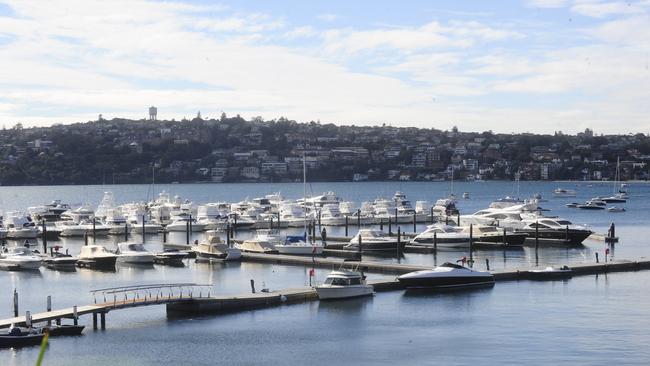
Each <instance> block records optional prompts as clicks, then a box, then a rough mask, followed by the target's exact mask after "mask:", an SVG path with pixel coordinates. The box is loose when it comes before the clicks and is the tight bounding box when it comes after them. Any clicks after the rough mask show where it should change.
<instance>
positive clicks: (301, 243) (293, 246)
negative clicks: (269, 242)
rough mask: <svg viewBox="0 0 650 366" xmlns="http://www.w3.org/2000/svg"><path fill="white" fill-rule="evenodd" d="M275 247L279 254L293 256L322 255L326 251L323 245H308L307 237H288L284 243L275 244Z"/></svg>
mask: <svg viewBox="0 0 650 366" xmlns="http://www.w3.org/2000/svg"><path fill="white" fill-rule="evenodd" d="M274 247H275V249H277V251H278V253H279V254H291V255H322V254H323V249H324V247H323V244H322V243H315V242H314V243H311V244H310V243H308V242H307V241H306V235H303V236H287V237H286V238H285V240H284V243H281V244H275V245H274Z"/></svg>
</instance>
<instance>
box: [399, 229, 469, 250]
mask: <svg viewBox="0 0 650 366" xmlns="http://www.w3.org/2000/svg"><path fill="white" fill-rule="evenodd" d="M434 242H435V246H436V247H438V248H467V247H468V245H469V232H466V231H465V230H464V228H463V227H462V226H461V227H459V226H450V225H444V224H433V225H429V226H427V228H426V230H424V231H423V232H421V233H420V234H418V235H416V236H415V237H414V238H413V239H412V240H411V245H416V246H424V247H434Z"/></svg>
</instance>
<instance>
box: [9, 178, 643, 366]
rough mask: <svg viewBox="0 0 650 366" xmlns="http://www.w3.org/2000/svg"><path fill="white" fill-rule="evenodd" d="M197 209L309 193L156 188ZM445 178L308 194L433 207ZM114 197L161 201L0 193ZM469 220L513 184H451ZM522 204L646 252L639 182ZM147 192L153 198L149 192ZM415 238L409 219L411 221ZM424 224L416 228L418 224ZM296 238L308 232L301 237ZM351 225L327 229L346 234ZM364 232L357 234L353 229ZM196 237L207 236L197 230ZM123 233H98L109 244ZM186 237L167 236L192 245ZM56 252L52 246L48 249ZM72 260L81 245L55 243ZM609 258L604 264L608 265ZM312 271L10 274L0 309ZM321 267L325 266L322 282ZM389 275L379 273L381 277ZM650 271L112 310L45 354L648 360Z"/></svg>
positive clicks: (426, 260)
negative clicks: (359, 295)
mask: <svg viewBox="0 0 650 366" xmlns="http://www.w3.org/2000/svg"><path fill="white" fill-rule="evenodd" d="M558 186H561V187H564V188H572V189H577V190H578V197H576V198H566V199H556V198H552V194H551V192H552V190H553V189H554V188H555V187H558ZM163 189H164V190H167V191H168V192H170V193H171V194H178V195H180V196H181V197H183V198H184V199H189V200H192V201H194V202H198V203H201V202H215V201H238V200H242V199H244V198H246V197H249V198H253V197H258V196H262V195H265V194H269V193H271V192H278V191H279V192H281V193H282V194H283V195H284V196H285V197H287V198H300V197H301V196H302V189H303V187H302V184H232V185H230V184H221V185H169V186H157V187H156V191H160V190H163ZM449 189H450V187H449V184H448V183H415V182H414V183H318V184H316V183H314V184H312V185H311V189H310V190H311V191H313V192H314V193H315V194H319V193H321V192H323V191H330V190H331V191H334V192H336V193H337V194H338V195H339V196H340V197H342V198H343V199H345V200H350V201H355V202H357V203H359V202H360V201H366V200H373V199H375V198H377V197H378V196H384V197H390V196H392V194H393V193H394V192H395V191H396V190H400V191H403V192H404V193H406V195H407V197H408V198H409V199H410V200H412V201H416V200H428V201H434V200H435V199H437V198H441V197H443V196H445V195H447V194H448V193H449ZM106 190H110V191H112V192H113V193H114V195H115V198H116V200H117V201H118V203H125V202H130V201H143V200H146V199H147V198H149V199H150V198H151V195H152V188H151V187H150V186H147V185H132V186H122V185H120V186H105V187H102V186H57V187H0V207H2V208H3V210H4V211H5V212H7V211H10V210H16V209H18V210H24V209H26V207H28V206H33V205H38V204H42V203H45V202H49V201H51V200H53V199H61V200H62V201H64V202H69V203H71V204H79V203H90V204H92V205H93V206H96V204H97V203H98V202H99V200H100V199H101V196H102V194H103V192H104V191H106ZM454 190H455V191H456V194H457V195H458V196H460V193H462V192H468V193H469V196H470V199H467V200H463V199H459V201H460V202H459V205H458V206H459V208H460V210H461V212H462V213H471V212H474V211H476V210H478V209H481V208H484V207H487V205H488V204H489V202H490V201H492V200H494V199H496V198H499V197H502V196H505V195H515V194H516V191H515V190H516V188H515V186H514V184H513V183H511V182H463V183H457V184H455V185H454ZM519 190H520V193H519V196H520V197H521V198H526V197H530V196H532V195H533V194H535V193H541V194H542V195H543V196H544V197H545V198H547V199H548V202H543V203H542V204H541V205H542V207H544V208H547V209H550V210H551V211H550V214H552V215H559V216H562V217H566V218H569V219H571V220H572V221H573V222H575V223H582V224H587V225H588V226H589V227H590V228H591V229H592V230H594V231H596V232H600V233H604V232H605V231H606V230H607V228H608V227H609V224H610V223H611V222H615V223H616V228H617V235H618V236H620V238H621V242H620V243H618V244H616V246H615V247H614V248H613V250H612V253H611V254H612V255H613V256H614V257H615V258H616V259H626V258H627V259H639V258H642V257H647V256H650V247H648V242H647V237H648V234H650V229H649V228H648V222H649V221H650V220H649V219H650V199H649V198H650V186H649V185H646V184H644V183H635V184H632V185H631V186H630V187H629V191H630V194H631V199H630V200H629V201H628V203H626V204H624V206H625V208H626V210H627V211H626V212H622V213H609V212H606V211H598V212H592V211H580V210H576V209H569V208H566V207H565V206H564V204H565V203H567V202H572V201H584V200H586V199H588V198H591V197H594V196H598V195H608V194H611V192H612V185H611V184H592V185H588V184H587V183H580V184H576V183H539V182H530V183H528V182H522V183H521V184H520V187H519ZM147 196H148V197H147ZM402 227H403V229H405V230H407V231H409V232H410V231H412V229H413V227H412V225H408V224H405V225H402ZM423 227H424V225H419V226H418V229H422V228H423ZM297 230H299V229H297ZM342 230H343V229H342V228H328V231H329V233H330V235H341V234H342ZM351 230H355V229H351ZM196 237H197V238H198V237H199V236H198V235H197V236H196ZM161 239H162V238H161V237H153V236H152V237H147V246H148V248H149V249H151V250H156V249H159V248H160V245H161ZM119 240H121V239H120V238H115V237H113V238H103V239H99V238H98V243H102V244H105V245H106V246H107V247H109V248H111V249H113V248H114V245H115V242H117V241H119ZM184 240H185V238H184V235H180V236H172V237H170V238H169V241H172V242H173V241H178V242H184ZM51 244H54V242H52V243H51ZM58 244H59V245H62V246H63V247H64V248H67V249H69V250H70V252H72V253H73V254H76V253H78V250H79V248H80V247H81V246H82V245H83V242H82V241H81V240H79V239H65V240H61V241H59V242H58ZM605 248H606V245H605V243H604V242H602V241H587V242H585V246H584V247H581V248H571V249H566V248H543V249H540V251H539V253H538V256H537V258H535V253H534V249H532V248H524V249H523V250H518V251H511V250H508V251H503V250H490V251H477V252H476V253H475V258H476V259H477V264H476V266H477V267H478V268H484V266H485V264H484V261H485V259H486V258H487V259H489V260H490V263H491V267H492V268H494V269H500V268H522V267H531V266H535V265H538V266H545V265H547V264H567V263H569V264H570V263H580V262H593V261H594V253H595V252H599V253H600V254H601V256H603V255H604V253H603V252H604V249H605ZM462 255H466V253H463V252H462V251H449V252H440V253H438V254H436V255H433V254H406V255H404V256H403V257H401V258H365V259H370V260H382V261H392V262H397V261H399V262H400V263H410V264H422V265H431V266H432V265H434V264H436V263H442V262H444V261H448V260H452V261H455V260H456V259H458V258H459V257H460V256H462ZM601 260H602V257H601ZM308 272H309V269H308V268H303V267H298V266H282V265H268V264H257V263H228V264H207V263H194V262H188V263H187V265H186V266H185V267H180V268H176V267H164V266H154V267H151V268H142V267H133V266H131V267H129V266H118V268H117V270H116V271H115V272H110V273H106V272H98V271H92V270H87V269H78V270H77V271H76V272H57V271H51V270H47V269H41V271H40V272H37V273H27V272H0V315H1V317H2V318H6V317H9V316H11V313H12V309H11V295H12V292H13V290H14V288H15V289H17V291H18V292H19V294H20V308H21V312H23V311H24V310H31V311H33V312H35V311H43V310H44V309H45V302H46V301H45V300H46V296H47V295H52V298H53V307H54V308H63V307H68V306H72V305H85V304H89V303H92V301H93V299H92V296H91V295H90V294H89V291H90V290H92V289H97V288H103V287H113V286H124V285H133V284H143V283H165V282H195V283H211V284H213V289H212V291H213V292H212V293H214V294H239V293H245V292H248V291H249V289H250V284H249V281H250V279H255V281H256V283H257V284H258V286H260V287H262V288H263V287H266V288H269V289H271V290H273V289H279V288H286V287H297V286H304V285H307V284H308V283H309V273H308ZM326 274H327V270H325V269H317V270H316V278H315V281H322V280H323V279H324V277H325V275H326ZM379 276H380V275H371V278H372V277H379ZM648 279H650V272H636V273H615V274H608V275H600V276H586V277H576V278H573V279H571V280H567V281H557V282H528V281H521V282H505V283H498V284H497V285H496V286H495V287H494V288H492V289H484V290H478V291H463V292H453V293H425V294H409V293H403V292H389V293H379V294H377V295H376V296H374V297H373V298H367V299H358V300H351V301H343V302H331V303H325V302H322V303H319V302H313V303H305V304H297V305H291V306H283V307H278V308H271V309H263V310H256V311H250V312H244V313H239V314H229V315H222V316H205V317H197V318H184V319H167V317H166V315H165V309H164V307H162V306H153V307H147V308H140V309H130V310H123V311H114V312H111V313H109V314H108V316H107V328H108V329H107V330H106V331H98V332H93V331H92V330H90V329H87V330H86V331H85V332H84V336H82V337H74V338H65V337H64V338H56V339H53V340H52V343H51V346H50V347H49V349H48V351H47V353H46V362H45V364H46V365H88V364H93V365H109V364H110V365H113V364H115V363H121V364H124V365H154V364H155V365H177V364H205V365H212V364H215V363H223V364H256V363H270V362H273V363H282V364H304V363H309V364H316V365H325V364H327V365H329V364H332V363H333V362H338V363H345V364H352V363H354V364H388V363H399V364H477V363H481V364H499V365H503V364H522V363H528V364H542V363H543V364H547V363H549V362H550V363H554V362H555V363H563V364H589V365H594V364H612V363H617V364H647V360H648V359H649V357H648V356H649V353H650V351H648V349H647V347H646V345H647V343H648V341H650V336H649V335H648V332H647V329H648V325H649V324H648V323H649V322H650V320H649V319H650V317H649V315H650V308H648V307H647V304H648V301H649V300H650V299H649V297H650V292H649V291H648V287H649V286H650V285H649V284H648V281H647V280H648ZM88 321H89V319H88V318H87V317H86V318H82V323H84V322H86V324H88V323H87V322H88ZM36 352H37V350H36V349H35V348H23V349H18V350H0V364H2V365H5V364H6V365H23V364H33V363H34V361H35V359H36Z"/></svg>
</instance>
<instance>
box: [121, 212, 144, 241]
mask: <svg viewBox="0 0 650 366" xmlns="http://www.w3.org/2000/svg"><path fill="white" fill-rule="evenodd" d="M143 217H144V216H143ZM142 226H143V227H142V230H143V234H142V235H143V236H144V222H143V223H142ZM124 241H129V224H128V223H127V222H125V223H124Z"/></svg>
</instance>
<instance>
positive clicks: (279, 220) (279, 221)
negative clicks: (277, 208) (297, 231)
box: [278, 212, 282, 229]
mask: <svg viewBox="0 0 650 366" xmlns="http://www.w3.org/2000/svg"><path fill="white" fill-rule="evenodd" d="M281 227H282V226H280V213H279V212H278V229H279V228H281Z"/></svg>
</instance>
